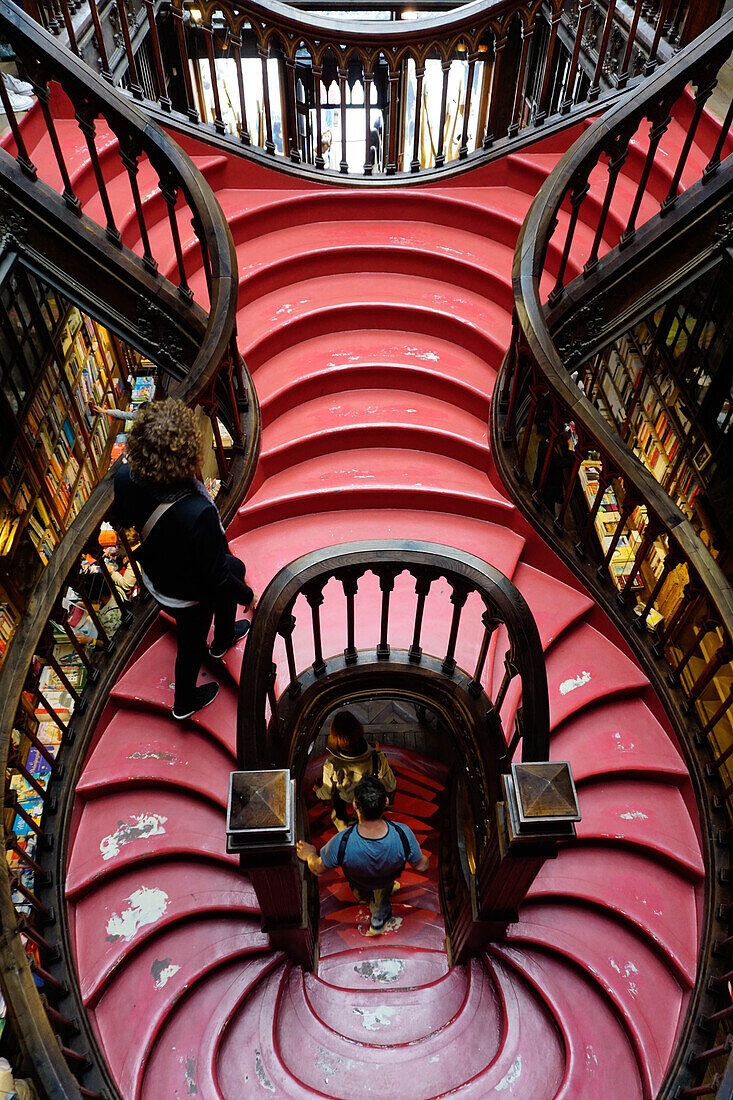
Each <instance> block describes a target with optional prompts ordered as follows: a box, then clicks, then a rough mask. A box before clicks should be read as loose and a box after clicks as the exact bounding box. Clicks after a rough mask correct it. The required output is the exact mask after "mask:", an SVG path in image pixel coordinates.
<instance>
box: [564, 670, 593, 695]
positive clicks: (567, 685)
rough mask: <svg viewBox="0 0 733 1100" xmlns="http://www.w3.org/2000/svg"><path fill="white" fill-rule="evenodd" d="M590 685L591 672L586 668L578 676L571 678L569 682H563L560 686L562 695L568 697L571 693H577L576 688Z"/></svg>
mask: <svg viewBox="0 0 733 1100" xmlns="http://www.w3.org/2000/svg"><path fill="white" fill-rule="evenodd" d="M588 683H590V672H588V669H587V668H584V669H583V671H582V672H579V673H578V675H577V676H571V677H570V679H569V680H563V682H562V683H561V684H560V694H561V695H567V694H568V692H569V691H575V689H576V688H579V687H582V686H583V684H588Z"/></svg>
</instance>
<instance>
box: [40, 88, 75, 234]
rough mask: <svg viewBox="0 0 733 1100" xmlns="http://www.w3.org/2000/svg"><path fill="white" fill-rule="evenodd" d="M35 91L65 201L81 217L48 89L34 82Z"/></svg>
mask: <svg viewBox="0 0 733 1100" xmlns="http://www.w3.org/2000/svg"><path fill="white" fill-rule="evenodd" d="M33 90H34V91H35V93H36V96H37V97H38V102H39V104H40V106H41V112H42V114H43V120H44V122H45V123H46V130H47V131H48V136H49V138H50V139H51V147H52V148H53V155H54V157H55V159H56V164H57V165H58V169H59V172H60V173H61V179H62V181H63V184H64V189H63V191H62V197H63V200H64V202H65V203H66V205H67V206H68V208H69V210H71V211H72V213H74V214H77V215H79V216H81V203H80V202H79V200H78V198H77V197H76V195H75V194H74V188H73V187H72V186H71V180H70V178H69V172H68V169H67V167H66V161H65V160H64V154H63V153H62V151H61V142H60V141H59V136H58V134H57V133H56V125H55V123H54V120H53V117H52V115H51V111H50V109H49V106H48V101H49V98H50V94H49V91H48V87H47V85H46V84H40V83H39V84H36V83H35V81H33Z"/></svg>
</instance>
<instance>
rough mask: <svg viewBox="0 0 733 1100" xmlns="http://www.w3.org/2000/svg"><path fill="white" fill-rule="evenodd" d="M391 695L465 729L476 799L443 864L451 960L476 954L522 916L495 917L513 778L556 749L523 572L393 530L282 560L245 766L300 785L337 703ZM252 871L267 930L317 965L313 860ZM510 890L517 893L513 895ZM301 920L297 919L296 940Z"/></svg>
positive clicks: (459, 746) (247, 731) (464, 774)
mask: <svg viewBox="0 0 733 1100" xmlns="http://www.w3.org/2000/svg"><path fill="white" fill-rule="evenodd" d="M326 590H327V591H328V601H329V606H328V625H327V628H325V629H324V627H323V626H322V623H321V607H322V605H323V602H324V598H325V597H324V593H325V592H326ZM426 607H427V608H428V611H427V612H426ZM337 608H338V610H336V609H337ZM377 609H378V614H377V613H376V611H377ZM425 615H429V616H430V621H431V622H436V621H439V622H443V623H445V624H446V627H447V629H446V631H445V633H446V639H445V649H444V650H441V652H434V653H428V652H425V650H424V649H423V646H424V645H425V644H426V643H425V641H424V633H425V632H424V630H423V617H424V616H425ZM448 624H449V625H448ZM357 638H358V639H359V648H357ZM365 642H367V645H366V646H365V645H364V643H365ZM497 647H498V648H497ZM502 659H503V669H502V676H501V679H500V682H499V683H498V684H494V686H493V688H489V687H487V685H488V684H490V683H491V681H492V678H493V677H492V673H491V669H492V668H496V667H497V666H499V667H502V666H501V660H502ZM461 666H463V667H461ZM488 691H491V692H492V694H491V696H489V695H488V694H487V692H488ZM520 693H521V702H518V697H519V695H520ZM380 696H381V697H385V698H394V697H396V696H401V697H407V698H412V699H413V700H415V701H417V702H419V703H421V704H423V705H427V706H428V707H431V708H432V709H433V710H434V711H435V712H436V713H437V714H438V715H439V716H440V717H441V718H442V720H443V722H444V724H445V726H446V728H448V729H449V730H451V732H452V735H453V743H454V749H455V756H456V761H457V769H456V770H457V774H458V775H459V776H460V777H461V780H462V783H463V791H464V796H465V797H464V801H463V804H462V806H461V812H462V817H461V827H460V828H459V829H456V831H455V834H454V843H452V845H451V849H450V853H449V854H448V855H446V858H445V859H443V860H442V861H441V879H442V888H443V902H444V909H445V916H446V921H447V924H448V927H449V931H450V937H451V949H452V956H453V958H454V959H459V958H462V957H465V955H466V953H467V952H468V951H469V950H470V949H471V944H472V942H473V941H472V936H475V931H476V928H477V927H478V926H481V928H482V930H483V934H484V936H490V935H491V934H492V932H493V933H494V934H497V928H498V927H500V926H502V919H503V927H505V926H506V924H507V923H508V920H507V919H506V913H505V912H504V911H502V913H501V914H499V913H495V912H494V911H493V908H492V907H493V905H494V895H493V893H492V889H491V881H490V868H492V867H493V868H494V870H495V864H494V863H492V858H491V856H492V848H491V843H490V839H494V840H495V838H496V828H495V826H494V825H493V824H492V822H494V819H495V817H496V807H497V802H499V801H500V800H501V798H502V795H501V784H500V777H501V774H502V773H503V772H506V771H507V770H508V769H509V767H510V765H511V762H512V760H513V758H514V757H515V754H516V753H517V750H518V748H519V745H520V742H521V752H522V760H523V761H546V760H547V754H548V746H549V706H548V696H547V678H546V673H545V666H544V658H543V654H542V647H541V644H540V639H539V634H538V632H537V627H536V625H535V622H534V620H533V618H532V615H531V612H530V611H529V608H528V607H527V604H526V603H525V601H524V599H523V598H522V596H521V595H520V593H519V592H518V591H517V589H516V588H515V587H514V585H513V584H512V583H511V582H510V581H509V580H508V578H506V577H505V576H503V574H501V573H499V572H498V570H496V569H494V568H493V567H491V566H489V565H487V564H486V563H485V562H483V561H481V560H480V559H478V558H475V557H473V556H472V555H470V554H466V553H463V552H462V551H459V550H455V549H452V548H449V547H444V546H438V545H435V544H432V543H423V542H412V541H409V542H402V541H397V540H390V539H387V540H382V541H379V542H357V543H351V544H346V545H342V546H334V547H329V548H326V549H324V550H319V551H315V552H313V553H311V554H307V555H305V556H304V557H302V558H299V559H298V560H296V561H295V562H293V563H291V564H290V565H289V566H287V567H286V568H285V569H283V570H281V571H280V573H279V574H278V575H277V576H276V577H275V578H274V579H273V580H272V581H271V582H270V584H269V585H268V587H267V589H266V590H265V592H264V593H263V595H262V596H261V598H260V601H259V605H258V609H257V614H256V616H255V618H254V621H253V626H252V631H251V637H250V639H249V641H248V643H247V648H246V650H245V657H244V662H243V667H242V675H241V679H240V702H239V709H238V719H237V759H238V766H239V767H240V769H242V770H250V771H252V770H257V769H260V768H289V769H290V770H291V773H292V775H293V777H294V778H295V780H296V790H299V789H300V785H301V783H302V779H303V775H304V771H305V766H306V763H307V760H308V755H309V752H310V750H311V749H312V746H313V742H314V741H315V739H316V737H317V735H318V731H319V730H320V728H321V726H322V724H323V722H324V721H325V719H326V717H327V715H328V714H329V712H330V711H331V710H333V709H334V708H335V707H337V706H338V705H339V704H340V703H342V702H343V701H344V700H345V699H347V698H348V699H349V700H354V699H355V698H358V697H362V698H367V697H369V698H373V697H380ZM303 816H304V819H305V815H303ZM457 836H460V843H461V845H462V846H463V847H464V848H465V838H466V837H467V836H470V838H471V839H470V845H469V848H470V858H468V857H466V855H465V851H464V852H463V855H460V854H459V851H458V850H457V847H458V842H457V839H456V838H457ZM513 862H515V864H516V865H517V866H518V865H519V863H521V861H513ZM245 865H246V866H247V867H248V868H250V872H249V873H250V876H251V877H252V881H253V883H254V886H255V889H256V890H257V891H258V895H259V893H260V889H259V887H260V880H259V878H258V875H261V876H263V882H262V886H263V890H262V898H261V904H262V905H263V918H264V919H265V921H266V926H267V928H268V931H270V930H271V929H272V928H273V927H275V928H276V929H277V930H278V932H279V934H280V935H281V939H280V940H278V942H277V946H281V947H283V948H285V949H286V950H289V951H290V953H291V954H293V955H295V956H296V957H298V958H299V959H300V960H301V961H302V962H304V964H306V965H307V960H308V957H309V955H311V954H312V946H313V940H314V936H315V931H314V929H317V899H316V904H315V906H314V904H313V898H311V901H310V903H309V907H310V920H308V914H307V913H306V912H304V908H306V907H307V906H306V902H305V901H302V900H301V898H302V896H303V894H302V890H301V888H300V881H301V879H300V876H301V875H302V870H301V867H302V865H300V864H298V861H297V860H295V859H292V860H291V863H290V865H289V866H285V867H280V868H276V867H273V866H270V865H268V866H267V867H266V868H265V869H264V870H263V869H261V868H259V866H258V865H257V864H255V865H254V867H253V866H252V864H245ZM538 866H539V865H538ZM537 869H538V867H537V868H535V869H534V873H536V870H537ZM275 874H277V875H278V876H279V878H278V883H279V886H278V890H277V891H274V890H273V887H272V883H273V876H274V875H275ZM265 887H266V889H265ZM505 897H509V898H511V890H510V889H508V890H507V891H506V896H505ZM273 906H274V907H275V909H274V910H273ZM506 908H508V909H511V908H512V906H511V904H510V903H508V904H507V907H506ZM314 920H315V923H314ZM492 920H493V923H492ZM288 921H289V922H290V925H291V929H290V932H289V936H284V935H283V928H284V925H285V924H286V923H287V922H288ZM271 934H272V933H271ZM298 937H300V940H298ZM303 937H305V947H303Z"/></svg>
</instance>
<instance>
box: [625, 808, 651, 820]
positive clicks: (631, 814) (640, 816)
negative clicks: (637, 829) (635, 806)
mask: <svg viewBox="0 0 733 1100" xmlns="http://www.w3.org/2000/svg"><path fill="white" fill-rule="evenodd" d="M620 816H621V820H622V821H648V820H649V815H648V814H645V813H642V811H641V810H627V811H626V813H625V814H621V815H620Z"/></svg>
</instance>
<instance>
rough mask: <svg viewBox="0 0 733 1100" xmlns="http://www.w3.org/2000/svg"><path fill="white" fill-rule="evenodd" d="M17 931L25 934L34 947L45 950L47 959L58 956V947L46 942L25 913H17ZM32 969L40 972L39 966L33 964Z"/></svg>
mask: <svg viewBox="0 0 733 1100" xmlns="http://www.w3.org/2000/svg"><path fill="white" fill-rule="evenodd" d="M18 931H19V932H20V934H21V935H22V936H25V937H26V939H29V940H30V941H31V943H34V944H35V945H36V947H38V948H40V949H41V950H42V951H45V952H46V955H47V956H48V958H49V959H51V960H54V959H57V958H58V955H59V952H58V948H57V947H54V946H53V944H52V943H49V942H48V940H47V939H46V938H45V936H42V935H41V933H40V932H39V931H38V929H37V928H35V927H34V926H33V924H32V923H31V921H30V920H29V918H28V917H27V916H26V915H25V913H20V914H19V915H18ZM34 969H35V971H36V973H40V967H39V966H35V967H34Z"/></svg>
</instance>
